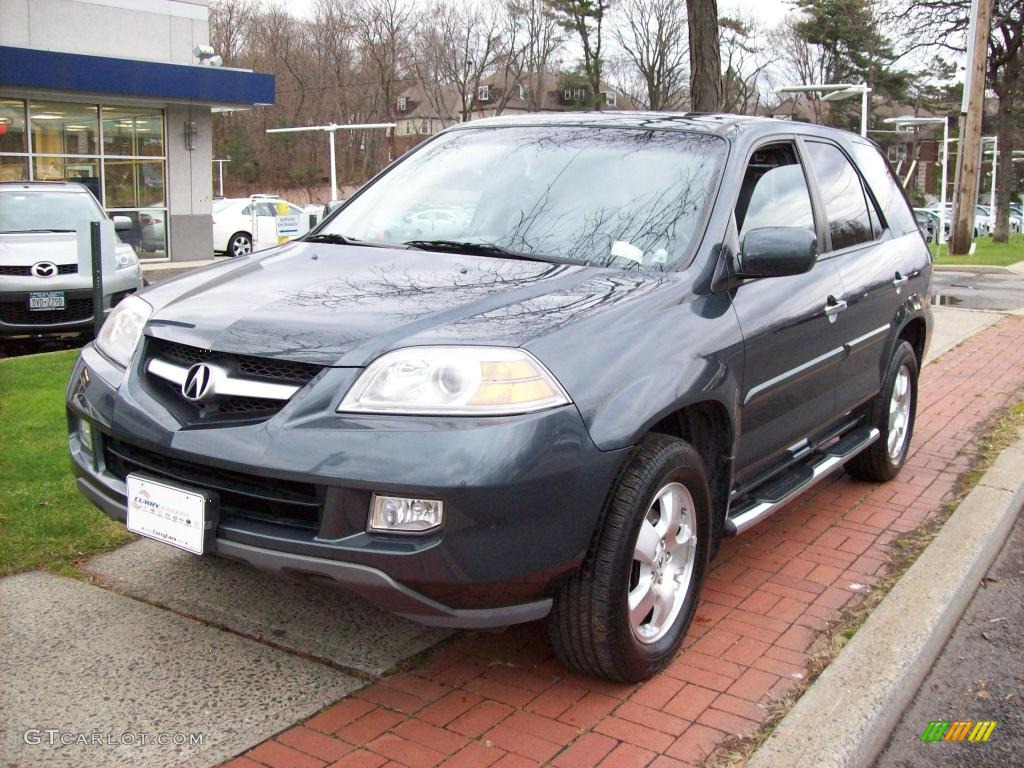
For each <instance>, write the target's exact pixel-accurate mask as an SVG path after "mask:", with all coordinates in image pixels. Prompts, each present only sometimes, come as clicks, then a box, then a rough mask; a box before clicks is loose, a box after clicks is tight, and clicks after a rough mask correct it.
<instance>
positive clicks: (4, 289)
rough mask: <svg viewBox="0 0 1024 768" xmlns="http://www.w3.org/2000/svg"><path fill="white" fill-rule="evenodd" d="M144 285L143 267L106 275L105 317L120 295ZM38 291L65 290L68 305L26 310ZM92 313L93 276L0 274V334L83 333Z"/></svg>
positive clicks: (104, 291) (8, 336)
mask: <svg viewBox="0 0 1024 768" xmlns="http://www.w3.org/2000/svg"><path fill="white" fill-rule="evenodd" d="M141 288H142V271H141V270H140V269H139V268H130V269H124V270H118V271H117V272H115V273H114V274H108V275H105V276H104V280H103V315H104V317H106V316H107V315H109V314H110V310H111V309H112V308H113V307H114V306H115V305H116V304H117V303H118V302H119V301H120V300H121V299H123V298H124V297H125V296H127V295H128V294H131V293H134V292H136V291H138V290H140V289H141ZM37 291H63V292H64V295H65V300H66V308H65V309H63V310H54V311H43V312H33V311H29V310H27V309H26V307H27V306H28V296H29V294H30V293H33V292H37ZM93 315H94V313H93V301H92V278H91V277H86V276H82V275H74V276H70V277H57V278H32V277H0V338H5V339H14V338H35V337H40V336H64V335H77V334H83V333H87V332H89V331H91V330H92V327H93Z"/></svg>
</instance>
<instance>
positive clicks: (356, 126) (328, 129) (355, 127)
mask: <svg viewBox="0 0 1024 768" xmlns="http://www.w3.org/2000/svg"><path fill="white" fill-rule="evenodd" d="M395 126H396V123H349V124H347V125H338V124H337V123H330V124H328V125H307V126H303V127H302V128H267V133H300V132H303V131H324V132H325V133H326V134H327V136H328V138H329V143H330V154H331V159H330V163H331V200H337V199H338V177H337V170H336V169H335V162H334V134H335V133H337V132H338V131H361V130H370V129H372V128H385V129H388V130H390V129H392V128H394V127H395Z"/></svg>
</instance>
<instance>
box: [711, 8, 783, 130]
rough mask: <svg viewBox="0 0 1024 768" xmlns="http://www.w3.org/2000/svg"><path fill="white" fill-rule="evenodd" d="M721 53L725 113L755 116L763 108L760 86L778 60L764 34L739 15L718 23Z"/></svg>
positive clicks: (723, 108) (723, 19)
mask: <svg viewBox="0 0 1024 768" xmlns="http://www.w3.org/2000/svg"><path fill="white" fill-rule="evenodd" d="M718 26H719V29H720V35H721V52H722V54H721V55H722V110H723V111H724V112H735V113H737V114H741V115H750V114H756V112H757V108H758V107H759V106H760V105H761V84H762V82H763V81H764V79H765V76H766V74H767V72H768V70H769V68H770V67H772V66H773V65H774V64H775V63H776V61H777V54H775V53H774V52H773V51H772V50H771V48H770V47H769V46H766V45H765V44H764V42H762V41H764V40H765V39H766V36H765V34H764V31H763V30H762V29H761V27H760V26H759V25H758V23H757V22H756V21H754V20H750V19H744V18H741V17H740V16H738V15H733V16H723V17H722V18H721V19H719V20H718Z"/></svg>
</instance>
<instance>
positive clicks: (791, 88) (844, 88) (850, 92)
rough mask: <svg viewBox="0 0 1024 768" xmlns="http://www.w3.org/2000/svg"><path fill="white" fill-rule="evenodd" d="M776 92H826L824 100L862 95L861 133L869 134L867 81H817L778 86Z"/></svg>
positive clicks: (862, 134)
mask: <svg viewBox="0 0 1024 768" xmlns="http://www.w3.org/2000/svg"><path fill="white" fill-rule="evenodd" d="M776 93H824V94H825V95H824V96H822V97H821V100H822V101H840V100H841V99H850V98H853V97H854V96H860V135H861V136H867V135H868V96H869V94H870V93H871V89H870V88H868V84H867V83H859V84H856V83H815V84H813V85H787V86H783V87H782V88H777V89H776Z"/></svg>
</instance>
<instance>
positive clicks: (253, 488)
mask: <svg viewBox="0 0 1024 768" xmlns="http://www.w3.org/2000/svg"><path fill="white" fill-rule="evenodd" d="M103 460H104V462H105V464H106V466H107V470H108V471H109V472H110V473H111V474H112V475H114V476H115V477H117V478H118V479H119V480H122V481H123V480H124V479H125V478H126V477H127V476H128V473H129V472H141V473H142V474H145V475H150V476H152V477H154V478H156V479H164V480H169V481H172V482H175V483H180V484H181V485H183V486H186V487H192V488H201V489H204V490H210V491H216V492H217V496H218V499H219V506H220V513H221V516H222V517H223V516H228V515H230V516H235V517H244V518H248V519H252V520H261V521H264V522H271V523H277V524H279V525H289V526H293V527H298V528H313V529H318V528H319V527H320V513H321V510H322V509H323V504H324V489H323V487H321V486H316V485H313V484H312V483H300V482H295V481H293V480H279V479H276V478H272V477H266V476H264V475H250V474H246V473H244V472H235V471H232V470H226V469H219V468H217V467H209V466H206V465H205V464H198V463H195V462H192V461H185V460H183V459H175V458H172V457H170V456H166V455H164V454H161V453H156V452H154V451H150V450H148V449H145V448H139V447H138V446H135V445H131V444H129V443H125V442H123V441H121V440H115V439H114V438H111V437H108V436H106V435H104V436H103Z"/></svg>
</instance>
